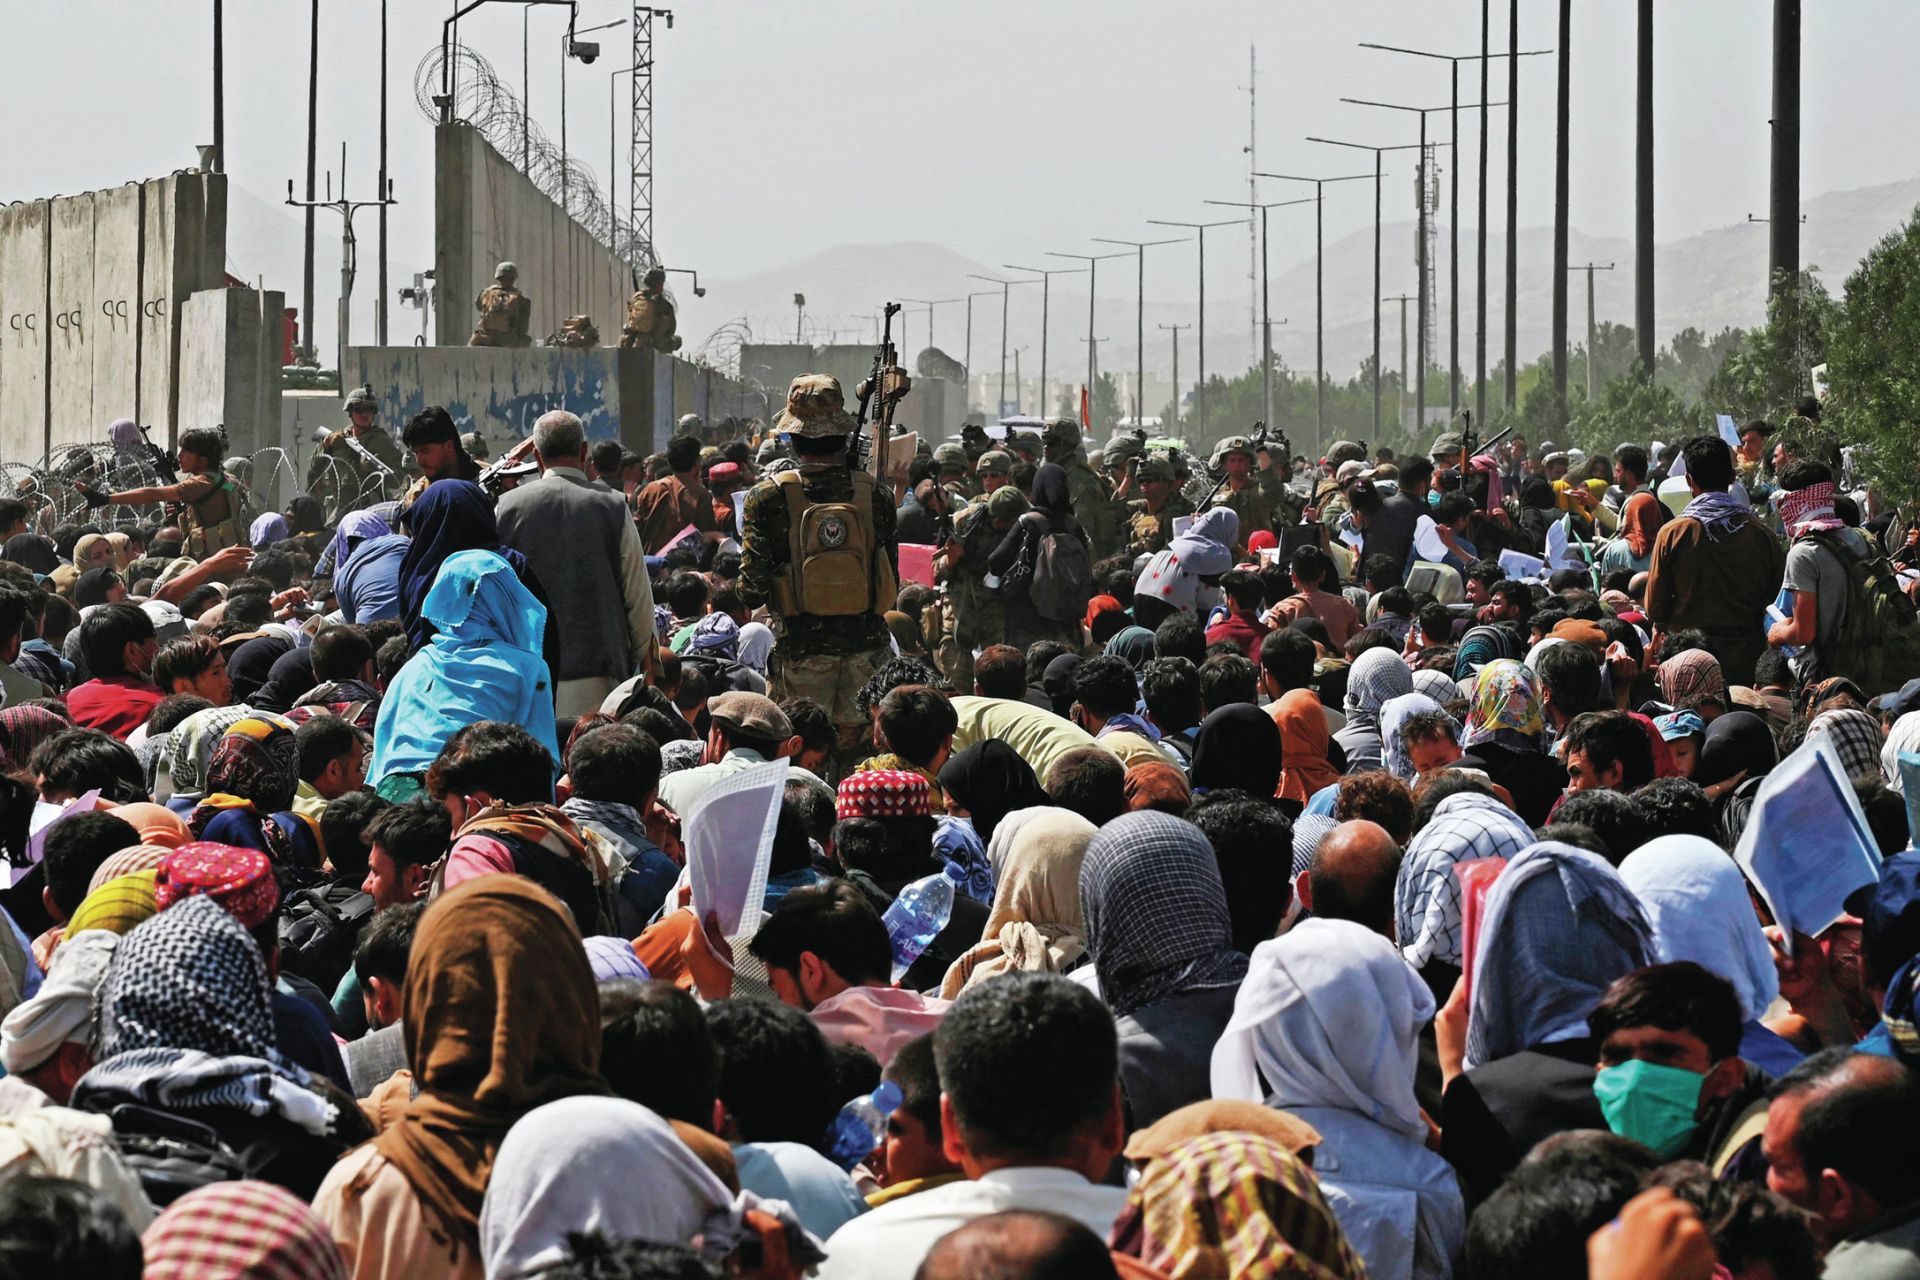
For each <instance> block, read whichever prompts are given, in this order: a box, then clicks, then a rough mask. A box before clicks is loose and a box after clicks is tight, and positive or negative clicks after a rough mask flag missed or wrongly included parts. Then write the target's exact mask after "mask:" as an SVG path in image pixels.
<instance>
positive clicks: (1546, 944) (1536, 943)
mask: <svg viewBox="0 0 1920 1280" xmlns="http://www.w3.org/2000/svg"><path fill="white" fill-rule="evenodd" d="M1655 955H1656V952H1655V951H1654V947H1653V930H1652V928H1651V927H1649V925H1648V924H1647V915H1646V912H1645V911H1644V910H1642V909H1641V906H1640V900H1639V899H1638V898H1635V897H1634V896H1633V891H1632V890H1631V889H1629V888H1627V886H1626V884H1625V882H1624V881H1622V880H1621V879H1620V874H1619V872H1617V871H1615V870H1614V869H1613V868H1612V867H1610V866H1608V865H1607V862H1606V860H1605V859H1604V858H1600V857H1597V856H1595V855H1594V854H1591V853H1588V852H1587V851H1586V850H1585V849H1576V848H1574V847H1573V846H1572V845H1567V844H1558V843H1555V842H1552V841H1545V842H1542V843H1540V844H1536V845H1533V846H1532V847H1530V848H1529V849H1527V850H1526V851H1525V852H1523V853H1522V854H1521V855H1520V856H1519V857H1517V858H1515V859H1514V860H1513V861H1511V862H1509V863H1508V864H1507V866H1506V870H1504V871H1502V872H1501V873H1500V878H1499V879H1498V880H1495V881H1494V882H1493V888H1492V889H1490V890H1488V891H1487V903H1486V914H1485V917H1484V918H1483V920H1482V921H1481V925H1480V939H1479V942H1478V944H1477V950H1476V951H1475V953H1474V956H1473V979H1472V983H1471V995H1470V997H1469V1008H1468V1014H1467V1054H1466V1067H1467V1070H1469V1071H1471V1070H1473V1069H1474V1068H1475V1067H1477V1066H1480V1065H1481V1064H1483V1063H1488V1062H1496V1061H1498V1060H1499V1059H1501V1058H1508V1057H1512V1056H1513V1055H1514V1054H1516V1053H1521V1052H1524V1051H1525V1050H1528V1049H1531V1048H1533V1047H1534V1046H1535V1045H1541V1044H1552V1043H1555V1042H1557V1041H1561V1040H1572V1039H1577V1038H1578V1037H1580V1036H1583V1035H1585V1034H1586V1033H1587V1014H1588V1013H1590V1012H1591V1011H1592V1009H1593V1006H1594V1004H1595V1003H1596V1002H1597V1001H1598V1000H1599V999H1600V996H1601V994H1602V993H1603V992H1605V991H1606V989H1607V987H1608V986H1609V985H1611V984H1612V982H1613V980H1614V979H1616V978H1621V977H1625V976H1626V975H1627V974H1629V973H1632V972H1633V971H1634V970H1635V969H1643V968H1645V967H1646V966H1647V965H1650V964H1652V963H1653V962H1654V959H1655Z"/></svg>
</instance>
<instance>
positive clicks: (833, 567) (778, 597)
mask: <svg viewBox="0 0 1920 1280" xmlns="http://www.w3.org/2000/svg"><path fill="white" fill-rule="evenodd" d="M852 475H853V501H851V502H809V501H808V500H807V495H806V491H805V489H804V488H803V487H802V485H801V483H800V473H799V472H798V471H782V472H781V473H780V474H778V475H776V476H775V477H774V480H775V481H776V482H778V484H779V485H780V492H781V493H783V494H784V495H786V499H787V538H788V550H789V554H788V558H787V570H786V574H785V576H784V577H783V578H781V579H779V580H776V581H775V583H774V584H773V591H774V607H775V608H776V609H778V610H779V611H780V612H781V613H782V614H786V615H789V616H791V615H793V614H800V613H810V614H813V615H814V616H816V617H822V618H844V617H849V616H852V615H855V614H862V613H876V614H884V613H885V612H886V611H887V610H888V609H890V608H892V607H893V601H894V597H895V596H897V595H898V594H899V587H898V585H897V584H896V582H895V580H894V574H893V565H892V564H891V563H889V562H888V560H887V557H886V556H885V554H883V553H882V552H881V551H880V549H879V542H878V539H877V538H876V537H875V535H874V528H873V476H872V475H871V474H869V473H868V472H865V471H855V472H853V473H852Z"/></svg>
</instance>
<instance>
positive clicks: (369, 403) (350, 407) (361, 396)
mask: <svg viewBox="0 0 1920 1280" xmlns="http://www.w3.org/2000/svg"><path fill="white" fill-rule="evenodd" d="M379 408H380V402H379V401H378V400H376V399H374V398H373V388H372V387H371V386H366V387H355V388H354V389H353V390H352V391H350V392H348V393H347V412H348V413H353V412H355V411H356V410H364V411H365V412H367V413H374V412H377V411H378V410H379Z"/></svg>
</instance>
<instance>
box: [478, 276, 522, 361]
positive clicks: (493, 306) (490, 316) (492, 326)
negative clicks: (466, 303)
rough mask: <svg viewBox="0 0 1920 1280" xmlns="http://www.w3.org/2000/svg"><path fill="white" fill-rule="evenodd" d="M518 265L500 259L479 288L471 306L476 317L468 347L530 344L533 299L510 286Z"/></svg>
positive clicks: (514, 279)
mask: <svg viewBox="0 0 1920 1280" xmlns="http://www.w3.org/2000/svg"><path fill="white" fill-rule="evenodd" d="M519 278H520V268H518V267H516V266H514V265H513V264H512V263H511V262H503V263H501V264H500V265H499V266H497V267H495V268H494V269H493V283H492V284H490V285H488V286H487V287H486V288H484V289H482V290H481V291H480V296H479V297H478V298H475V299H474V301H473V306H474V309H475V310H476V311H478V312H479V313H480V321H479V323H478V324H476V325H474V326H473V336H472V337H471V338H468V339H467V345H468V346H470V347H530V346H532V345H533V334H531V333H530V332H528V326H529V325H531V324H532V323H533V299H531V298H529V297H528V296H527V295H526V294H524V293H522V292H520V290H519V289H517V288H515V287H514V281H516V280H518V279H519Z"/></svg>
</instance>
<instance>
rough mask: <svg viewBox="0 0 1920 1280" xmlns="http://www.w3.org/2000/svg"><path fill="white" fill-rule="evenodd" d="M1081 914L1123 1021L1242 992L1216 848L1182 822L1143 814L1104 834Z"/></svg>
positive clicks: (1085, 879) (1243, 971) (1084, 883)
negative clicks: (1170, 1003) (1211, 994)
mask: <svg viewBox="0 0 1920 1280" xmlns="http://www.w3.org/2000/svg"><path fill="white" fill-rule="evenodd" d="M1080 911H1081V914H1082V916H1083V917H1084V918H1085V920H1086V929H1087V951H1088V953H1089V954H1090V955H1092V957H1093V967H1094V972H1095V973H1096V974H1098V975H1099V978H1100V994H1101V997H1102V998H1103V999H1104V1000H1105V1001H1106V1002H1107V1007H1108V1008H1110V1009H1112V1010H1113V1012H1114V1016H1115V1017H1126V1016H1127V1015H1128V1014H1130V1013H1133V1012H1134V1011H1135V1010H1138V1009H1144V1008H1146V1007H1147V1006H1148V1005H1154V1004H1159V1003H1160V1002H1162V1001H1164V1000H1170V999H1172V998H1173V997H1174V996H1180V995H1186V994H1188V993H1189V992H1194V991H1208V990H1214V989H1217V988H1219V987H1237V986H1239V985H1240V980H1241V979H1242V978H1244V977H1246V976H1247V958H1246V957H1245V956H1244V955H1242V954H1240V953H1239V952H1238V951H1235V950H1234V949H1233V933H1232V930H1231V928H1230V926H1229V924H1228V916H1227V891H1226V888H1225V886H1223V885H1222V884H1221V882H1220V866H1219V863H1218V862H1217V861H1215V859H1214V854H1213V845H1212V844H1211V843H1210V842H1209V841H1208V840H1207V837H1206V836H1205V835H1203V834H1201V831H1200V828H1198V827H1196V826H1194V825H1193V824H1192V823H1190V822H1187V821H1185V820H1184V819H1181V818H1176V817H1173V816H1172V815H1170V814H1165V813H1158V812H1155V811H1153V810H1142V811H1141V812H1139V813H1128V814H1122V815H1121V816H1120V817H1118V818H1115V819H1113V820H1112V821H1111V822H1109V823H1107V825H1106V826H1104V827H1102V828H1100V834H1098V835H1096V836H1095V837H1094V838H1093V842H1092V843H1091V844H1089V845H1088V846H1087V854H1086V858H1085V859H1084V860H1083V861H1082V862H1081V864H1080Z"/></svg>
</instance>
